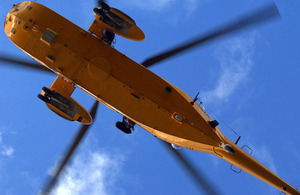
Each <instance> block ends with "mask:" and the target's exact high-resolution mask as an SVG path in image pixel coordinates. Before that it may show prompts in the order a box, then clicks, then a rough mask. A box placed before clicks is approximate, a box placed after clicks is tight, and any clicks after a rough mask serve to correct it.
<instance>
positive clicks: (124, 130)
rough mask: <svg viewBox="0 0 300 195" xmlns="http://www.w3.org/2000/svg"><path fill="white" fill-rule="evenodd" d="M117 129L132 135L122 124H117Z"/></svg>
mask: <svg viewBox="0 0 300 195" xmlns="http://www.w3.org/2000/svg"><path fill="white" fill-rule="evenodd" d="M116 127H117V128H118V129H120V130H121V131H123V132H124V133H126V134H131V130H130V129H129V128H127V127H126V125H125V124H124V123H122V122H116Z"/></svg>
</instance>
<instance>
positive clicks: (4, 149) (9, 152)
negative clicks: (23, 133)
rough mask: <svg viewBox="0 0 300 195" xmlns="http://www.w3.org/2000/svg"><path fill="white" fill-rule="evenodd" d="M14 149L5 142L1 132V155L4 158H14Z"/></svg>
mask: <svg viewBox="0 0 300 195" xmlns="http://www.w3.org/2000/svg"><path fill="white" fill-rule="evenodd" d="M14 151H15V150H14V148H13V147H12V146H9V145H7V144H5V143H4V142H3V132H2V131H0V154H1V155H2V156H4V157H12V156H13V154H14Z"/></svg>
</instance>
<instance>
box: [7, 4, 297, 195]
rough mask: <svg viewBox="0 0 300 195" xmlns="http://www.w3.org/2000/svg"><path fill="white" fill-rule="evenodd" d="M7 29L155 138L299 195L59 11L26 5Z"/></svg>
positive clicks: (173, 91) (184, 98)
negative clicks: (227, 147)
mask: <svg viewBox="0 0 300 195" xmlns="http://www.w3.org/2000/svg"><path fill="white" fill-rule="evenodd" d="M4 26H5V33H6V34H7V36H8V37H9V38H10V40H11V41H12V42H13V43H14V44H15V45H17V46H18V47H19V48H20V49H21V50H23V51H24V52H25V53H27V54H28V55H29V56H31V57H32V58H34V59H35V60H37V61H38V62H40V63H41V64H42V65H44V66H46V67H47V68H49V69H50V70H51V71H53V72H55V73H56V74H57V75H58V76H60V77H63V78H64V79H66V80H68V82H71V83H72V84H74V85H76V86H78V87H79V88H81V89H82V90H83V91H85V92H86V93H88V94H89V95H91V96H92V97H93V98H95V99H96V100H98V101H100V102H101V103H103V104H105V105H106V106H107V107H109V108H111V109H113V110H115V111H117V112H119V113H120V114H122V115H124V116H125V117H127V118H129V119H130V120H132V121H134V122H135V123H137V124H139V125H140V126H141V127H143V128H144V129H146V130H147V131H149V132H150V133H152V134H153V135H154V136H157V137H159V138H161V139H163V140H165V141H167V142H169V143H173V144H175V145H178V146H181V147H184V148H189V149H193V150H197V151H201V152H206V153H211V154H214V155H216V156H218V157H220V158H222V159H224V160H226V161H228V162H229V163H231V164H233V165H235V166H237V167H239V168H241V169H243V170H245V171H247V172H248V173H250V174H252V175H254V176H256V177H258V178H259V179H261V180H263V181H265V182H267V183H269V184H271V185H273V186H274V187H276V188H278V189H280V190H282V191H283V192H285V193H288V194H296V193H298V192H297V191H296V190H295V189H294V188H293V187H291V186H290V185H289V184H287V183H286V182H284V181H283V180H282V179H280V178H279V177H278V176H277V175H275V174H274V173H272V172H271V171H270V170H268V169H267V168H266V167H264V166H263V165H262V164H261V163H259V162H258V161H256V160H255V159H254V158H253V157H251V156H250V155H249V154H247V153H246V152H245V151H243V150H242V149H241V148H240V147H238V146H237V145H235V144H234V143H233V142H231V141H230V140H229V139H227V138H226V137H225V136H224V135H223V134H222V133H221V131H220V130H219V129H218V127H213V126H212V125H211V124H210V122H211V121H212V119H211V118H210V117H209V116H208V115H207V113H206V112H205V111H204V110H203V109H202V108H201V107H200V106H199V105H198V104H197V103H195V104H191V102H192V101H193V99H192V98H191V97H189V96H188V95H187V94H186V93H184V92H183V91H182V90H180V89H179V88H177V87H175V86H174V85H172V84H171V83H169V82H167V81H165V80H164V79H162V78H160V77H159V76H157V75H156V74H154V73H153V72H151V71H150V70H148V69H147V68H145V67H143V66H142V65H140V64H139V63H137V62H135V61H133V60H131V59H130V58H128V57H127V56H126V55H124V54H122V53H120V52H119V51H117V50H116V49H114V48H113V47H111V46H109V45H107V44H105V43H104V42H103V41H101V40H100V39H98V38H97V37H96V36H94V35H93V34H92V33H90V32H87V31H85V30H83V29H81V28H80V27H78V26H77V25H75V24H73V23H72V22H70V21H69V20H67V19H65V18H64V17H62V16H60V15H59V14H57V13H56V12H54V11H52V10H50V9H48V8H46V7H44V6H42V5H40V4H38V3H35V2H30V1H26V2H22V3H20V4H18V5H16V6H14V7H13V8H12V9H11V11H10V12H9V14H8V15H7V17H6V19H5V25H4ZM221 143H223V144H228V145H230V146H231V147H232V148H233V149H234V150H235V153H234V154H233V153H229V152H228V151H225V150H224V149H223V148H222V147H221V146H220V144H221Z"/></svg>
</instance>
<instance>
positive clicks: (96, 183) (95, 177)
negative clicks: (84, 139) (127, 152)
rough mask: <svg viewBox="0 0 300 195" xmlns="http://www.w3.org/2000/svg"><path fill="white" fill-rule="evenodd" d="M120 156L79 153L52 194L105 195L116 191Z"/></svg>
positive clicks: (120, 161) (121, 159) (121, 161)
mask: <svg viewBox="0 0 300 195" xmlns="http://www.w3.org/2000/svg"><path fill="white" fill-rule="evenodd" d="M123 162H124V157H123V156H122V155H115V156H112V155H108V154H104V153H100V152H95V153H92V152H85V153H80V154H79V155H77V157H76V158H75V159H74V160H73V164H72V165H71V167H68V168H67V169H66V172H65V173H64V175H63V177H62V179H61V180H60V182H59V185H58V186H57V187H56V189H55V190H54V194H57V195H59V194H64V195H68V194H70V195H77V194H90V195H93V194H94V195H98V194H101V195H106V194H111V193H112V191H116V190H119V189H117V187H116V185H114V184H115V182H116V180H117V179H118V178H119V177H120V174H121V173H120V170H121V166H122V164H123Z"/></svg>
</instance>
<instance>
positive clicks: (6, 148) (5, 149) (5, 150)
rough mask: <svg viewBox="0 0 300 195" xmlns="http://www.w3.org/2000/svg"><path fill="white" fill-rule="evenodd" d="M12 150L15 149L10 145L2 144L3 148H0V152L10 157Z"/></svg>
mask: <svg viewBox="0 0 300 195" xmlns="http://www.w3.org/2000/svg"><path fill="white" fill-rule="evenodd" d="M14 151H15V150H14V149H13V147H11V146H3V149H2V151H1V154H2V155H3V156H8V157H11V156H12V155H13V153H14Z"/></svg>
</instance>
